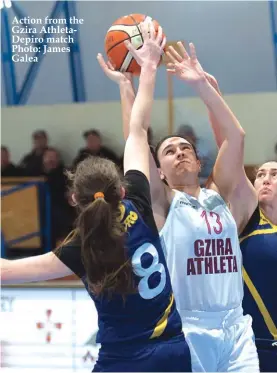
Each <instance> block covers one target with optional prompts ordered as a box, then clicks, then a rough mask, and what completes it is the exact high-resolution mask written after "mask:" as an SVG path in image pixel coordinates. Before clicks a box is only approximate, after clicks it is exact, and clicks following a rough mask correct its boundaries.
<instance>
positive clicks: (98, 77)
mask: <svg viewBox="0 0 277 373" xmlns="http://www.w3.org/2000/svg"><path fill="white" fill-rule="evenodd" d="M17 3H18V5H19V6H20V7H21V8H22V9H24V11H25V13H26V14H27V15H28V16H30V17H36V18H37V17H41V18H44V17H45V16H46V15H49V14H50V11H51V8H52V6H53V1H27V2H26V1H19V2H17ZM129 13H144V14H148V15H151V16H152V17H153V18H155V19H157V20H158V21H159V22H160V24H161V25H162V26H163V28H164V32H165V33H166V35H167V38H168V40H179V39H181V40H185V41H194V43H195V45H196V48H197V51H198V55H199V58H200V61H201V63H202V64H203V67H204V68H205V69H206V70H207V71H208V72H211V73H212V74H213V75H215V76H216V77H217V79H218V80H219V81H220V85H221V88H222V90H223V92H225V93H228V94H234V93H248V92H272V91H275V90H276V71H275V68H274V53H273V39H272V35H271V26H270V14H269V4H268V1H160V2H157V1H149V2H146V1H129V2H127V1H77V15H78V17H79V18H83V19H84V24H83V25H80V28H79V30H80V31H79V35H80V40H81V42H80V46H81V53H82V61H83V68H84V76H85V87H86V91H87V100H88V101H97V102H103V101H108V100H110V101H113V100H117V97H118V92H117V87H116V86H115V85H113V86H111V85H110V83H109V82H108V80H107V79H106V78H105V77H104V75H103V73H102V71H101V70H100V68H99V66H98V63H97V61H96V54H97V53H98V52H103V51H104V38H105V34H106V31H107V29H108V28H109V26H110V25H111V24H112V23H113V22H114V20H115V19H117V18H118V17H120V16H123V15H125V14H129ZM9 16H10V20H12V17H13V16H14V13H13V11H12V9H10V10H9ZM61 17H64V15H61ZM27 36H28V35H27ZM28 67H29V64H28V63H19V64H16V75H17V78H18V82H19V84H21V83H22V81H23V80H24V76H25V73H26V71H27V68H28ZM2 84H3V83H2ZM175 94H176V97H183V96H192V95H193V92H192V91H190V90H186V89H184V88H183V86H182V84H180V83H178V82H176V89H175ZM166 95H167V87H166V77H165V74H164V72H163V71H162V69H161V72H160V73H159V76H158V79H157V97H159V98H165V97H166ZM71 101H72V92H71V82H70V72H69V68H68V54H67V53H52V54H49V55H47V56H45V58H44V60H43V61H42V64H41V66H40V69H39V72H38V75H37V78H36V80H35V82H34V85H33V88H32V91H31V94H30V97H29V100H28V102H27V104H30V105H48V104H56V103H58V104H64V103H70V102H71ZM2 104H3V105H4V104H5V97H4V96H3V101H2Z"/></svg>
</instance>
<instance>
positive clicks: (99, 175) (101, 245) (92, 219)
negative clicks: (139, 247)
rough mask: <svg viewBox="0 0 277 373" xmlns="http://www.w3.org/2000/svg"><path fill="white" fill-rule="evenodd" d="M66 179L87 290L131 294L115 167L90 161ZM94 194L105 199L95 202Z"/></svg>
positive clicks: (82, 163)
mask: <svg viewBox="0 0 277 373" xmlns="http://www.w3.org/2000/svg"><path fill="white" fill-rule="evenodd" d="M68 176H69V178H70V180H71V181H72V190H71V191H72V192H73V193H74V195H75V199H76V202H77V210H78V217H77V220H76V231H77V232H78V236H79V237H80V241H81V254H82V260H83V264H84V267H85V270H86V275H87V281H88V285H89V288H90V290H91V291H93V292H94V293H95V294H96V295H100V294H103V293H104V292H105V293H108V295H111V294H112V293H118V294H121V295H123V296H124V295H126V294H128V293H130V292H133V291H134V286H133V276H132V267H131V264H130V262H129V260H128V257H127V253H126V250H125V248H124V242H125V230H124V225H123V224H122V223H121V221H120V208H119V206H120V201H121V190H122V189H121V186H123V180H121V177H120V174H119V172H118V170H117V168H116V166H115V164H114V163H113V162H111V161H109V160H107V159H102V158H99V157H89V158H87V159H85V160H84V161H82V162H81V163H79V164H78V166H77V168H76V171H75V173H74V174H72V173H70V174H68ZM97 192H102V193H103V194H104V198H96V199H95V198H94V195H95V193H97ZM74 235H75V236H76V234H73V236H74ZM69 240H70V239H69ZM67 242H68V240H67Z"/></svg>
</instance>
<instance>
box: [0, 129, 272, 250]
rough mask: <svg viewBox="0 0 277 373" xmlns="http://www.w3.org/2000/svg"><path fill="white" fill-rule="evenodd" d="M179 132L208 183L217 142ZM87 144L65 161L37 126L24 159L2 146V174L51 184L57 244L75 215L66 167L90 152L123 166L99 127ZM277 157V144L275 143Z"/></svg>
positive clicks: (86, 136) (150, 138)
mask: <svg viewBox="0 0 277 373" xmlns="http://www.w3.org/2000/svg"><path fill="white" fill-rule="evenodd" d="M176 135H178V136H183V137H186V138H187V139H188V140H189V141H190V142H191V143H193V144H194V145H195V147H196V149H197V151H198V156H199V159H200V160H201V165H202V167H201V173H200V179H201V184H202V185H204V184H205V181H206V180H207V178H208V176H209V175H210V173H211V170H212V167H213V165H214V162H215V158H216V151H215V149H214V147H213V144H210V143H209V142H208V141H206V139H201V137H198V136H197V135H196V134H195V131H194V130H193V128H192V127H191V126H189V125H180V126H179V128H178V129H177V131H176ZM83 138H84V147H83V148H81V149H80V150H79V151H78V152H77V154H76V156H75V158H74V160H73V162H72V164H71V165H69V166H68V165H67V167H66V166H65V164H64V161H63V159H62V157H61V154H60V151H59V149H57V148H54V147H52V146H50V145H49V136H48V134H47V132H46V131H44V130H37V131H35V132H34V133H33V134H32V143H33V147H32V149H31V151H30V152H29V153H28V154H26V155H23V157H22V159H21V161H20V162H19V163H18V164H17V165H16V164H13V163H12V162H11V155H10V152H9V149H8V147H6V146H1V176H2V177H22V176H27V177H44V179H45V181H46V183H47V184H48V187H49V191H50V200H51V215H52V216H51V222H52V237H53V245H55V243H56V242H57V241H59V240H61V239H62V238H64V237H65V236H66V235H67V234H68V233H69V232H70V230H71V229H72V227H73V224H74V219H75V211H74V208H73V207H72V204H71V198H70V195H69V193H68V183H67V178H66V174H65V170H66V169H70V170H73V171H74V169H75V168H76V166H77V165H78V163H79V162H81V161H82V160H84V159H85V158H86V157H88V156H91V155H93V156H99V157H103V158H107V159H110V160H112V161H113V162H114V163H115V164H117V166H118V167H119V168H120V169H121V170H122V169H123V164H122V160H123V157H122V155H121V156H119V155H118V154H116V152H115V151H114V150H113V149H111V148H109V147H107V146H105V145H104V144H103V142H102V136H101V134H100V132H99V131H97V130H95V129H90V130H87V131H85V132H84V133H83ZM148 142H149V145H150V146H152V147H153V146H154V140H153V133H152V130H151V129H150V130H149V133H148ZM275 153H276V159H277V144H276V147H275Z"/></svg>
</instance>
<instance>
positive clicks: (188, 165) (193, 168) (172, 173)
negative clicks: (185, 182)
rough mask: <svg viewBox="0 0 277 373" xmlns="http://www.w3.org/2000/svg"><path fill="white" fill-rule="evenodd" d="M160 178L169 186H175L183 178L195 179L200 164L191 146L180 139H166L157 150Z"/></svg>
mask: <svg viewBox="0 0 277 373" xmlns="http://www.w3.org/2000/svg"><path fill="white" fill-rule="evenodd" d="M158 159H159V162H160V170H161V178H162V179H166V180H167V182H168V184H169V185H176V183H177V184H178V182H180V181H181V178H183V177H184V176H188V175H192V176H194V177H196V176H197V175H198V173H199V171H200V162H199V160H198V159H197V158H196V154H195V152H194V149H193V147H192V145H191V144H190V143H189V142H188V141H186V140H185V139H183V138H181V137H171V138H169V139H166V140H165V141H164V142H163V143H162V145H161V146H160V148H159V151H158Z"/></svg>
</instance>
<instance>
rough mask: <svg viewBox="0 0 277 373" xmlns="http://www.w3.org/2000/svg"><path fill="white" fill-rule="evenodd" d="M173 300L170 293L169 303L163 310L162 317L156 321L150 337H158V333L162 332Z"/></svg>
mask: <svg viewBox="0 0 277 373" xmlns="http://www.w3.org/2000/svg"><path fill="white" fill-rule="evenodd" d="M173 301H174V296H173V294H171V297H170V301H169V305H168V306H167V308H166V310H165V311H164V314H163V317H162V318H161V319H160V320H159V321H158V323H157V325H156V327H155V329H154V331H153V333H152V335H151V337H150V339H152V338H156V337H159V336H160V335H162V334H163V332H164V330H165V328H166V325H167V320H168V315H169V313H170V310H171V307H172V305H173Z"/></svg>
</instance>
